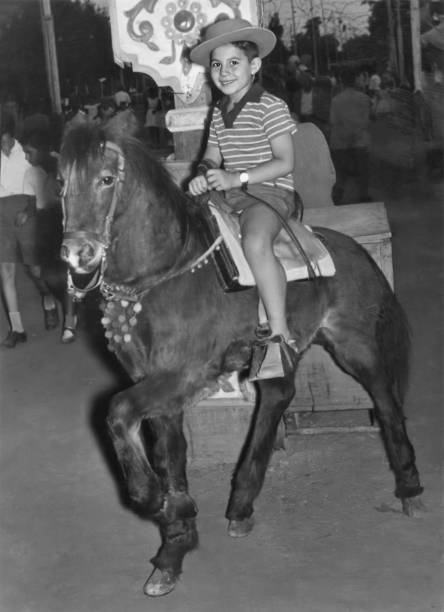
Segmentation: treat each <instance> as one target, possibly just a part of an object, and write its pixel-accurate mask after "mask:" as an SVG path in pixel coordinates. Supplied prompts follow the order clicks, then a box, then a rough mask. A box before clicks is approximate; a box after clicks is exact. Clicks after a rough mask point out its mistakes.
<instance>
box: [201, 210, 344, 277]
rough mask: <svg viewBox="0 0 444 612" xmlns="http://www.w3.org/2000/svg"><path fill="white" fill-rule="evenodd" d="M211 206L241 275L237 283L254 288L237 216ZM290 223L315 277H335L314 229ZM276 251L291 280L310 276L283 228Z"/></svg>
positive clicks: (328, 256)
mask: <svg viewBox="0 0 444 612" xmlns="http://www.w3.org/2000/svg"><path fill="white" fill-rule="evenodd" d="M208 206H209V209H210V212H211V214H212V215H213V216H214V218H215V220H216V222H217V224H218V227H219V230H220V233H221V236H222V238H223V240H224V242H225V244H226V246H227V248H228V250H229V251H230V254H231V256H232V258H233V261H234V263H235V264H236V267H237V269H238V271H239V276H238V278H237V279H236V280H237V282H238V283H239V285H243V286H253V285H255V284H256V282H255V280H254V276H253V273H252V272H251V269H250V266H249V265H248V262H247V260H246V259H245V255H244V252H243V249H242V245H241V235H240V226H239V220H238V218H237V216H236V215H235V214H233V213H232V212H231V211H229V212H228V211H226V210H224V209H221V208H219V207H218V206H215V205H214V204H212V203H211V200H210V201H209V202H208ZM288 223H289V225H290V227H291V229H292V230H293V232H294V233H295V234H296V237H297V238H298V240H299V242H300V244H301V246H302V248H303V249H304V251H305V254H306V256H307V257H308V259H309V261H310V263H311V265H312V268H313V270H314V273H315V275H316V276H334V274H335V272H336V270H335V265H334V263H333V259H332V258H331V255H330V253H329V252H328V251H327V249H326V248H325V246H324V245H323V244H322V242H321V241H320V240H319V238H318V237H317V236H316V235H315V234H314V233H313V231H312V230H311V228H310V227H308V226H306V225H303V224H302V223H299V222H298V221H296V220H295V219H290V221H289V222H288ZM274 252H275V255H276V257H277V258H278V259H279V261H280V262H281V264H282V267H283V268H284V270H285V274H286V276H287V280H288V281H293V280H303V279H306V278H309V277H310V275H309V271H308V269H307V265H306V264H305V261H304V259H303V257H302V256H301V254H300V252H299V250H298V248H297V246H296V245H295V244H294V242H293V240H292V239H291V237H290V236H289V235H288V233H287V232H286V230H285V228H282V230H281V231H280V233H279V234H278V236H277V238H276V240H275V242H274Z"/></svg>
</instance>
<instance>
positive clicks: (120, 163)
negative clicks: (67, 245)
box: [62, 141, 125, 301]
mask: <svg viewBox="0 0 444 612" xmlns="http://www.w3.org/2000/svg"><path fill="white" fill-rule="evenodd" d="M103 150H104V152H105V151H106V150H109V151H113V152H114V153H116V155H117V177H116V184H115V186H114V191H113V197H112V199H111V203H110V205H109V209H108V212H107V215H106V217H105V226H104V231H103V236H102V235H100V234H97V233H95V232H89V231H83V230H79V231H75V232H66V231H64V232H63V238H64V239H68V240H69V239H76V240H77V239H79V238H80V239H87V240H92V241H94V242H96V243H98V244H99V245H100V246H101V247H102V257H101V259H100V264H99V266H98V268H97V269H96V271H95V272H94V274H93V277H92V278H91V280H90V281H89V282H88V283H87V285H85V287H77V286H76V285H75V284H74V281H73V279H72V275H71V270H70V268H69V266H68V276H67V290H68V293H69V294H70V295H71V297H72V298H73V299H74V300H77V301H80V300H82V299H83V298H84V297H85V295H86V294H87V293H88V292H89V291H92V290H93V289H96V288H97V287H100V286H101V284H102V282H103V275H104V272H105V269H106V253H107V250H108V247H109V245H110V241H111V224H112V222H113V219H114V215H115V212H116V206H117V202H118V201H119V198H120V195H121V193H122V187H123V182H124V180H125V158H124V156H123V152H122V149H121V148H120V147H119V146H118V145H116V144H115V143H113V142H109V141H106V142H105V143H104V145H103ZM67 189H68V184H67V185H66V186H65V187H64V189H63V192H62V212H63V228H65V227H66V223H67V214H66V204H65V197H66V193H67Z"/></svg>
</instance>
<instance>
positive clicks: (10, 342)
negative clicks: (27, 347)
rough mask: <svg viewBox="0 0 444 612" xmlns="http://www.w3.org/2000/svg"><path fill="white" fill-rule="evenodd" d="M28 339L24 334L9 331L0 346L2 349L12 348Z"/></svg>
mask: <svg viewBox="0 0 444 612" xmlns="http://www.w3.org/2000/svg"><path fill="white" fill-rule="evenodd" d="M27 339H28V337H27V335H26V333H25V332H17V331H12V330H11V331H9V333H8V335H7V336H6V338H5V339H4V340H3V342H2V343H1V344H0V346H1V347H2V348H14V347H15V345H16V344H18V343H19V342H26V340H27Z"/></svg>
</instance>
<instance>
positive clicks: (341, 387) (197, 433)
mask: <svg viewBox="0 0 444 612" xmlns="http://www.w3.org/2000/svg"><path fill="white" fill-rule="evenodd" d="M304 221H305V223H307V224H309V225H313V226H322V227H328V228H331V229H335V230H337V231H340V232H342V233H344V234H347V235H349V236H352V237H353V238H355V239H356V240H357V242H359V243H360V244H362V245H363V246H364V248H365V249H367V251H368V252H369V253H370V255H371V256H372V257H373V258H374V260H375V261H376V263H377V264H378V265H379V267H380V268H381V270H382V271H383V272H384V274H385V276H386V278H387V279H388V281H389V283H390V284H391V286H392V287H393V266H392V255H391V233H390V228H389V224H388V219H387V212H386V209H385V205H384V204H383V203H382V202H372V203H370V204H352V205H346V206H339V207H329V208H321V209H307V210H306V212H305V218H304ZM370 408H372V402H371V399H370V397H369V396H368V394H367V393H366V392H365V391H364V389H363V388H362V387H361V385H359V384H358V383H357V382H356V381H355V380H354V379H353V378H351V377H350V376H349V375H347V374H345V373H344V372H342V370H340V369H339V368H338V367H337V366H336V364H335V363H334V362H333V360H332V359H331V358H330V356H329V355H328V354H327V353H326V352H325V351H324V349H322V347H319V346H312V347H310V349H309V350H308V351H307V352H306V353H305V355H304V357H303V359H302V360H301V363H300V365H299V368H298V372H297V375H296V396H295V398H294V399H293V401H292V404H291V405H290V408H289V410H290V411H293V412H295V413H302V412H312V413H316V412H318V413H319V414H321V413H325V411H346V410H368V409H370ZM252 411H253V402H252V401H245V400H244V399H243V398H242V396H241V394H240V391H239V390H238V389H235V391H234V392H233V393H230V394H218V396H217V397H214V398H210V399H208V400H205V401H203V402H201V403H200V404H199V405H197V406H195V407H194V408H192V409H190V410H188V411H187V413H186V415H185V424H186V431H187V438H188V442H189V457H190V458H191V459H192V460H194V461H198V462H205V463H221V462H222V463H224V462H227V463H231V462H234V461H236V459H237V457H238V454H239V452H240V449H241V448H242V444H243V442H244V440H245V437H246V435H247V433H248V428H249V423H250V417H251V414H252ZM358 422H359V423H362V418H361V417H360V418H359V419H358Z"/></svg>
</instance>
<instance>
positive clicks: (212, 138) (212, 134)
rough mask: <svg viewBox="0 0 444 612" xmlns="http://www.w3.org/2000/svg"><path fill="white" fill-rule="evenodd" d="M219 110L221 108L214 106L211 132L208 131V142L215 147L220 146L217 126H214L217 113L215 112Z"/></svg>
mask: <svg viewBox="0 0 444 612" xmlns="http://www.w3.org/2000/svg"><path fill="white" fill-rule="evenodd" d="M218 110H219V109H217V108H213V113H212V115H211V121H210V129H209V132H208V141H207V144H209V145H211V146H213V147H218V146H219V141H218V139H217V134H216V128H215V127H214V115H215V113H216V112H217V111H218ZM219 112H220V111H219Z"/></svg>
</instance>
